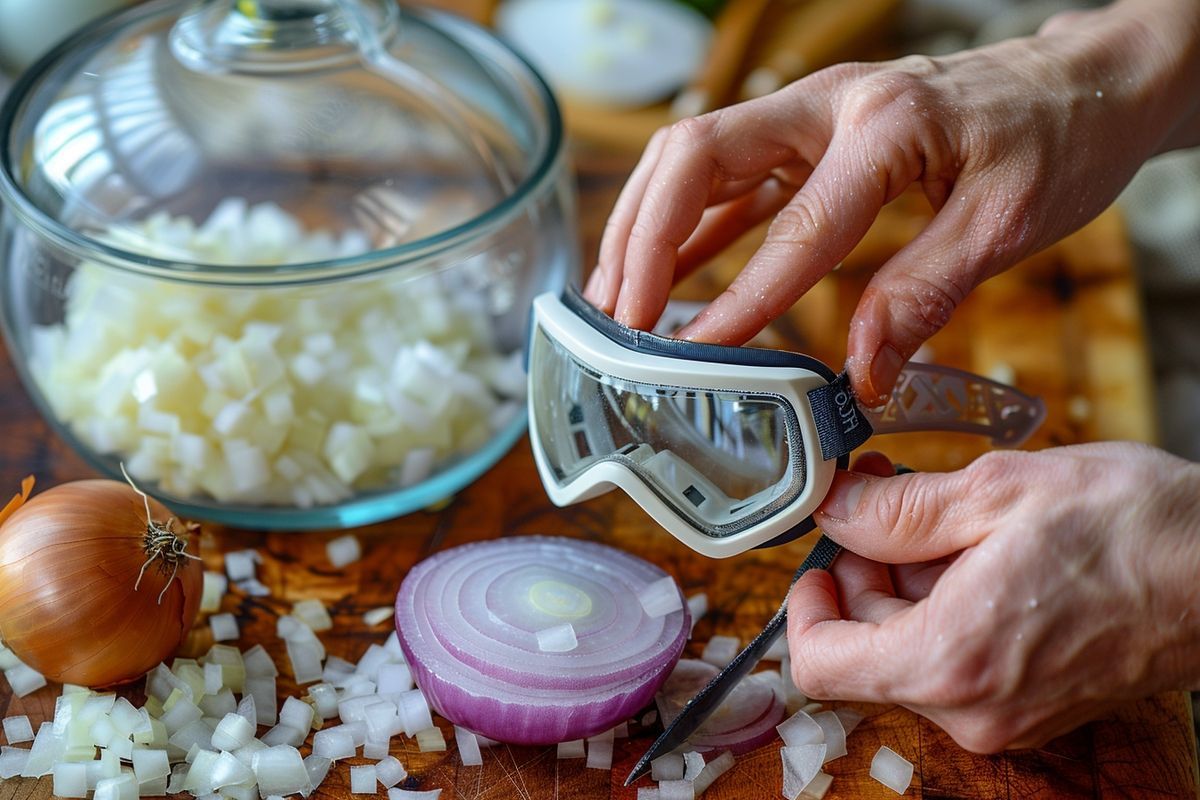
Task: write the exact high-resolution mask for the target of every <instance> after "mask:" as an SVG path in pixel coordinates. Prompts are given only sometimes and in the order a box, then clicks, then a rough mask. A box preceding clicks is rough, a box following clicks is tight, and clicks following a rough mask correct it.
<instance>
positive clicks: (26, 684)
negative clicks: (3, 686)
mask: <svg viewBox="0 0 1200 800" xmlns="http://www.w3.org/2000/svg"><path fill="white" fill-rule="evenodd" d="M4 677H5V678H6V679H7V680H8V685H9V686H10V687H11V688H12V693H13V694H15V695H16V696H17V697H24V696H25V695H27V694H32V693H33V692H36V691H37V690H38V689H40V688H42V687H43V686H45V685H46V679H45V677H43V676H42V673H40V672H38V671H37V670H36V669H34V668H33V667H30V666H28V665H26V664H17V665H16V666H15V667H9V668H8V669H6V670H4Z"/></svg>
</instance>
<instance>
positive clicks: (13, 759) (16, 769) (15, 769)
mask: <svg viewBox="0 0 1200 800" xmlns="http://www.w3.org/2000/svg"><path fill="white" fill-rule="evenodd" d="M28 763H29V751H28V750H25V749H23V748H20V747H0V780H8V779H9V778H15V777H17V776H18V775H20V774H21V773H22V772H24V770H25V765H26V764H28Z"/></svg>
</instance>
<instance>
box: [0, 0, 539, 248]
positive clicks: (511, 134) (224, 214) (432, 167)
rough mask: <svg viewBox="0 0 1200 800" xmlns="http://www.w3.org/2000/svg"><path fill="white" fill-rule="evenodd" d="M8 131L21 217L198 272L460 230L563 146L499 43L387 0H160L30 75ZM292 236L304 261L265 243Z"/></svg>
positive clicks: (4, 119) (60, 51) (6, 120)
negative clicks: (300, 237)
mask: <svg viewBox="0 0 1200 800" xmlns="http://www.w3.org/2000/svg"><path fill="white" fill-rule="evenodd" d="M0 135H3V136H4V139H3V153H0V164H2V166H3V172H4V174H3V176H0V183H3V184H4V185H0V191H3V192H4V193H5V194H8V193H12V194H13V195H15V196H16V199H17V200H18V201H19V202H17V203H14V205H15V206H17V207H18V208H17V210H18V213H21V212H22V211H24V213H23V214H22V216H24V217H26V220H27V221H30V218H31V217H32V218H35V219H33V220H32V221H34V222H38V221H40V222H41V223H42V226H43V227H47V228H49V229H51V232H55V231H57V232H59V233H61V234H62V236H63V238H65V239H66V240H67V241H68V242H69V243H72V244H74V245H75V246H76V247H80V246H82V247H84V248H89V247H93V246H94V247H96V248H97V249H98V250H100V251H103V252H104V253H105V254H107V255H108V256H110V257H115V258H117V259H118V260H120V259H122V258H124V259H127V260H132V261H138V260H139V258H140V259H141V260H146V259H150V260H162V261H164V262H173V263H176V264H180V265H192V266H194V267H195V266H200V265H232V264H255V265H270V264H276V265H278V264H297V263H312V262H329V261H331V260H339V259H347V258H350V259H353V258H354V257H356V256H360V255H362V254H364V253H375V252H377V251H381V250H390V249H395V248H399V249H400V251H408V250H414V249H420V247H422V246H424V245H427V244H428V243H429V242H430V241H438V240H445V239H454V238H456V237H457V236H459V235H463V234H470V233H471V231H472V230H473V229H474V228H477V227H480V226H481V225H484V224H485V223H486V221H487V220H488V219H489V218H491V217H494V216H495V215H496V213H498V212H501V211H503V210H504V209H505V208H509V207H511V206H513V205H516V204H518V203H519V201H520V199H521V195H522V194H524V193H526V192H527V191H528V190H529V187H530V184H531V182H533V181H535V180H537V179H539V177H540V176H541V175H543V174H544V173H545V172H546V171H547V170H548V168H549V165H550V162H552V161H553V160H554V159H555V158H556V156H557V150H558V148H559V146H560V130H559V123H558V117H557V111H556V109H555V107H554V103H553V100H552V99H551V98H550V96H549V94H548V92H547V91H546V89H545V86H544V84H542V82H541V81H540V80H539V79H538V78H537V77H536V75H534V74H533V73H532V71H531V70H530V69H529V68H528V67H527V66H526V65H525V64H524V63H523V62H521V61H520V60H519V59H518V58H516V57H515V56H513V55H512V54H511V53H510V52H509V51H508V50H507V48H505V47H504V46H503V45H501V44H499V42H498V41H497V40H495V39H494V38H493V37H492V36H491V35H490V34H488V33H486V32H484V31H482V30H481V29H479V28H476V27H474V26H472V25H470V24H469V23H466V22H463V21H461V20H458V19H456V18H453V17H450V16H448V15H444V14H438V13H434V12H424V11H410V10H408V9H400V8H398V7H397V6H396V5H394V4H393V3H392V2H391V0H207V1H206V2H200V3H180V2H177V1H176V0H155V2H150V3H147V4H145V5H142V6H138V7H136V8H134V9H131V10H129V11H126V12H124V13H121V14H119V15H117V16H114V17H111V18H109V19H108V20H107V21H105V22H104V23H102V24H99V25H95V26H92V27H91V28H89V29H88V30H86V31H84V32H81V33H79V34H77V35H76V36H75V37H74V38H73V39H71V40H68V41H67V42H64V43H63V44H62V45H60V46H59V47H58V48H57V49H56V50H55V51H53V53H51V54H50V55H48V56H47V57H46V58H45V59H43V61H42V62H40V63H39V64H37V65H35V66H34V67H33V68H32V69H31V70H30V72H29V73H28V74H27V76H26V77H25V78H24V79H23V80H22V81H21V82H20V83H19V85H18V86H17V87H16V88H15V89H14V91H13V93H12V96H11V97H10V98H9V100H8V102H7V104H6V107H5V109H4V112H3V114H2V115H0ZM5 199H6V200H12V199H13V198H12V197H5ZM297 226H300V227H302V228H303V229H304V230H305V231H308V232H309V233H310V234H311V235H307V236H305V237H304V242H305V243H306V246H305V247H303V248H297V247H294V246H289V247H279V248H272V247H271V241H272V239H273V237H275V238H278V239H279V240H280V241H294V240H295V238H296V237H294V236H289V233H290V232H291V229H294V228H296V227H297ZM246 229H252V230H253V231H254V235H253V236H251V237H248V236H245V235H244V231H245V230H246ZM314 232H315V233H314ZM276 235H277V236H276ZM93 255H94V254H93Z"/></svg>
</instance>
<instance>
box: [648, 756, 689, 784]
mask: <svg viewBox="0 0 1200 800" xmlns="http://www.w3.org/2000/svg"><path fill="white" fill-rule="evenodd" d="M683 770H684V763H683V755H682V754H681V753H667V754H666V755H662V756H659V757H658V758H656V759H654V760H653V761H651V762H650V779H651V780H655V781H678V780H682V779H683Z"/></svg>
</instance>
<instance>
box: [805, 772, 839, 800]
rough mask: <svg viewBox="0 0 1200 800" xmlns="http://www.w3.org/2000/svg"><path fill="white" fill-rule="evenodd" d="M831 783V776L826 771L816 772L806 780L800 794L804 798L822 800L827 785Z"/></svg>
mask: <svg viewBox="0 0 1200 800" xmlns="http://www.w3.org/2000/svg"><path fill="white" fill-rule="evenodd" d="M832 785H833V776H832V775H830V774H829V773H828V772H818V773H817V777H815V778H813V779H812V780H811V781H809V782H808V786H805V787H804V791H803V792H801V793H800V796H801V797H802V798H804V800H823V798H824V797H825V794H826V793H827V792H828V791H829V787H830V786H832Z"/></svg>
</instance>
